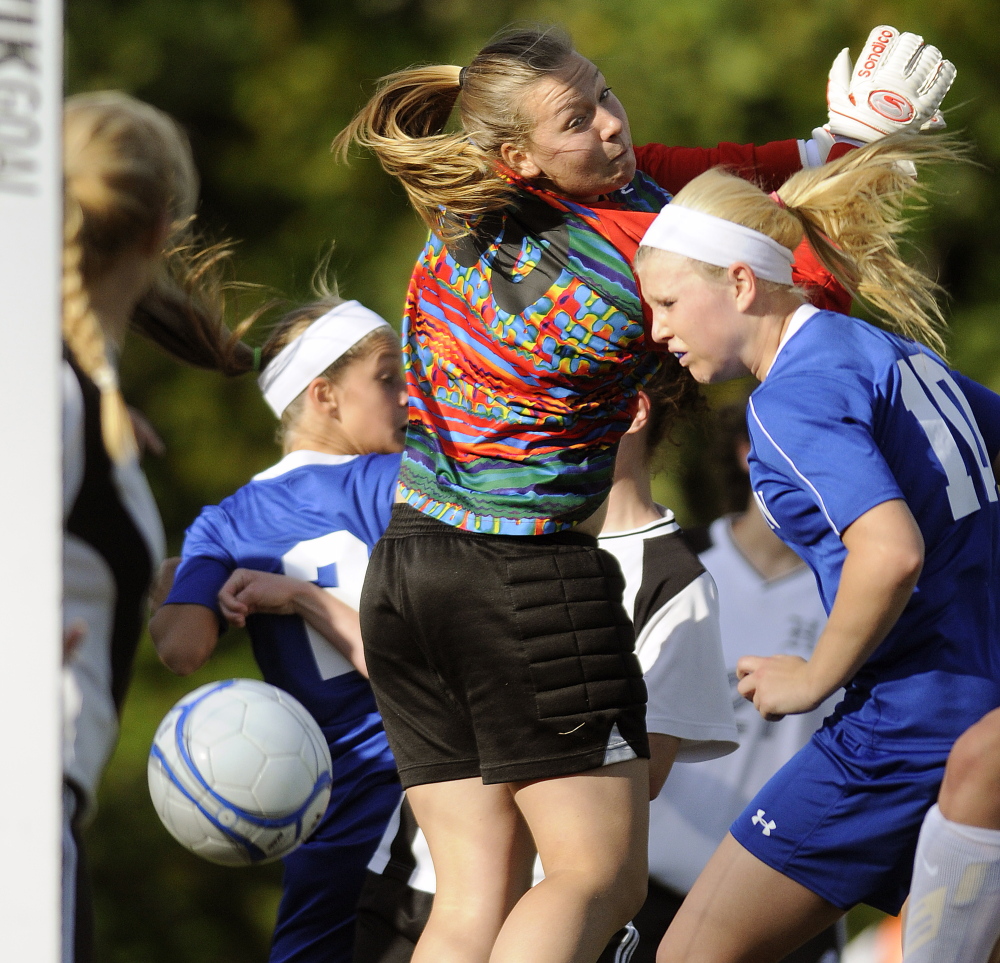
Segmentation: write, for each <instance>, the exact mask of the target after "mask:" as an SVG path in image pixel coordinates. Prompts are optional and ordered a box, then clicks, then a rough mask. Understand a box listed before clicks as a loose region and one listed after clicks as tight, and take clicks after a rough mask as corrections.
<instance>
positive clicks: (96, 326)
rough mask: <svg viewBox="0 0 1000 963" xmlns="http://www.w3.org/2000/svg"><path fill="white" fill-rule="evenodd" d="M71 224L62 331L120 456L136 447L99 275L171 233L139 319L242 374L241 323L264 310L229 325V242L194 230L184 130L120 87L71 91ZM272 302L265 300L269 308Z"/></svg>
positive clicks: (246, 366) (157, 335) (163, 339)
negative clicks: (99, 312)
mask: <svg viewBox="0 0 1000 963" xmlns="http://www.w3.org/2000/svg"><path fill="white" fill-rule="evenodd" d="M63 171H64V185H65V198H66V201H65V226H64V242H63V337H64V340H65V342H66V344H67V346H68V348H69V350H70V351H71V352H72V353H73V356H74V358H75V359H76V361H77V363H78V364H79V365H80V367H81V368H82V370H83V371H84V372H85V373H86V374H87V375H88V377H90V378H91V379H92V380H93V381H94V382H95V384H97V385H98V386H99V387H100V389H101V423H102V426H103V436H104V440H105V444H106V447H107V449H108V452H109V454H111V455H112V457H113V458H115V460H116V461H121V460H123V459H125V458H128V457H130V456H131V455H132V454H133V453H134V451H135V447H136V446H135V438H134V434H133V432H132V427H131V419H130V417H129V414H128V410H127V408H126V406H125V403H124V401H123V400H122V397H121V393H120V391H119V389H118V375H117V371H116V369H115V365H114V364H113V362H112V359H111V358H110V357H109V356H108V346H107V344H106V342H105V335H104V332H103V331H102V329H101V325H100V321H99V319H98V317H97V316H96V315H95V313H94V310H93V307H92V304H91V298H90V289H91V286H92V285H93V284H94V283H95V282H96V281H97V280H99V279H100V278H102V277H103V276H104V275H105V273H106V272H107V271H108V270H109V269H110V268H111V267H113V266H114V265H115V264H116V263H117V262H118V259H119V258H120V257H121V256H122V255H123V254H125V253H127V252H129V251H133V250H135V248H136V246H137V245H140V244H146V243H148V242H149V241H150V239H153V238H159V237H160V236H161V234H162V232H163V230H164V226H165V225H166V226H167V227H168V228H169V237H168V238H167V240H166V242H165V250H164V251H163V265H162V267H161V268H160V269H159V270H158V271H157V274H156V276H155V278H154V279H153V281H152V284H151V287H150V290H149V291H148V292H147V293H146V294H145V295H144V297H142V299H141V300H140V302H139V304H138V306H137V308H136V310H135V313H134V315H133V317H132V322H131V323H132V326H133V327H135V328H137V329H138V330H139V331H141V332H142V333H143V334H144V335H145V336H147V337H148V338H150V339H151V340H152V341H154V342H155V343H156V344H158V345H159V346H160V347H162V348H163V349H164V350H165V351H167V352H169V353H170V354H172V355H173V356H174V357H176V358H178V359H179V360H181V361H185V362H187V363H189V364H194V365H197V366H200V367H205V368H211V369H212V370H216V371H221V372H222V373H224V374H228V375H236V374H242V373H244V372H247V371H249V370H251V367H252V365H253V352H252V351H251V349H250V348H248V347H247V346H246V345H244V344H242V343H241V341H240V338H241V335H242V333H243V332H245V331H246V329H247V327H249V325H250V324H251V323H252V322H253V320H254V319H255V318H256V317H257V315H258V314H259V313H260V312H257V313H255V314H254V315H252V316H251V317H249V318H248V319H247V320H246V321H244V322H243V323H242V324H240V325H238V326H237V328H236V330H235V331H230V330H229V328H228V327H227V326H226V324H225V322H224V320H223V319H224V312H225V299H224V296H223V295H224V292H225V291H226V290H227V288H229V287H232V285H227V284H225V283H224V282H223V279H222V268H223V267H224V265H225V264H226V262H227V259H228V257H229V254H230V248H229V246H228V245H225V244H221V245H215V246H211V247H205V246H203V245H199V244H198V243H196V241H195V240H194V238H193V236H192V230H191V223H192V221H193V219H194V210H195V204H196V202H197V194H198V177H197V173H196V171H195V167H194V161H193V158H192V156H191V147H190V144H189V143H188V140H187V137H186V136H185V134H184V132H183V130H181V128H180V126H179V125H178V124H177V122H176V121H174V120H173V118H171V117H170V116H168V115H167V114H165V113H164V112H163V111H161V110H158V109H157V108H155V107H153V106H151V105H150V104H146V103H143V102H142V101H140V100H136V99H135V98H134V97H130V96H128V95H127V94H123V93H121V92H119V91H99V92H94V93H87V94H77V95H75V96H73V97H70V98H69V99H68V100H67V101H66V104H65V108H64V111H63ZM265 309H266V306H265V308H264V309H261V310H265Z"/></svg>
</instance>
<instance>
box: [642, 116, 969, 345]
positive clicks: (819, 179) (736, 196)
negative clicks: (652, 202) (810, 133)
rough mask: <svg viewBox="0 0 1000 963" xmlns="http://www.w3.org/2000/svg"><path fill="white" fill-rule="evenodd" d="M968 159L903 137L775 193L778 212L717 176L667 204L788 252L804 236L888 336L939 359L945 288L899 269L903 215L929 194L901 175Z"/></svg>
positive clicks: (941, 143)
mask: <svg viewBox="0 0 1000 963" xmlns="http://www.w3.org/2000/svg"><path fill="white" fill-rule="evenodd" d="M962 157H963V152H962V150H961V149H960V148H959V147H958V146H957V145H956V144H955V142H954V141H953V140H951V139H949V138H946V137H939V136H928V135H926V134H921V135H915V134H897V135H894V136H892V137H885V138H883V139H882V140H878V141H875V142H874V143H873V144H870V145H868V146H867V147H862V148H859V149H858V150H854V151H851V152H849V153H848V154H845V155H844V156H843V157H841V158H838V159H837V160H835V161H831V162H830V163H828V164H825V165H823V166H822V167H816V168H811V169H807V170H802V171H799V172H798V173H796V174H794V175H792V177H790V178H789V179H788V180H787V181H786V182H785V183H784V184H783V185H782V186H781V187H780V188H779V189H778V191H777V195H778V197H779V198H780V199H781V204H780V205H779V204H776V203H775V202H774V199H773V198H771V197H769V196H768V195H767V194H765V193H764V192H763V191H761V190H760V189H759V188H758V187H756V186H754V185H753V184H751V183H749V182H748V181H745V180H743V179H742V178H739V177H737V176H735V175H733V174H729V173H727V172H725V171H723V170H720V169H718V168H715V169H713V170H710V171H707V172H706V173H704V174H702V175H700V176H699V177H696V178H695V179H694V180H692V181H691V182H690V183H688V184H687V185H686V186H685V187H684V188H683V189H682V190H680V191H679V192H678V193H677V195H676V196H675V197H674V199H673V201H671V203H673V204H680V205H681V206H682V207H688V208H691V209H693V210H697V211H701V212H702V213H705V214H713V215H715V216H716V217H721V218H725V219H726V220H729V221H733V222H734V223H736V224H742V225H743V226H744V227H749V228H752V229H753V230H755V231H760V232H761V233H762V234H766V235H767V236H768V237H770V238H772V239H773V240H775V241H777V242H778V243H779V244H781V245H783V246H784V247H786V248H788V249H789V250H791V251H794V250H795V248H796V247H798V245H799V243H800V242H801V241H802V237H803V235H805V236H806V237H807V238H808V240H809V243H810V244H811V245H812V247H813V250H814V251H815V252H816V254H817V256H818V257H819V259H820V260H821V261H822V262H823V264H824V265H825V266H826V267H827V268H828V269H829V270H830V272H831V273H832V274H833V275H834V277H836V278H837V280H838V281H839V282H840V283H841V284H842V285H843V286H844V287H845V288H846V289H847V290H848V291H849V292H850V294H851V295H852V296H854V297H857V298H860V299H862V300H863V301H866V302H867V303H868V304H869V305H871V306H872V307H873V308H874V309H875V311H876V312H877V313H878V314H879V315H880V317H881V318H883V319H884V321H885V324H886V326H887V327H888V328H889V329H890V330H893V331H896V332H897V333H899V334H902V335H903V336H904V337H907V338H912V339H913V340H915V341H921V342H923V343H924V344H926V345H928V346H929V347H931V348H933V349H934V350H935V351H938V352H939V353H941V354H942V355H943V354H944V352H945V343H944V338H943V335H942V332H943V329H944V327H945V320H944V316H943V314H942V312H941V307H940V305H939V304H938V301H937V297H938V296H939V295H940V293H941V288H940V286H939V285H938V284H937V283H936V282H935V281H933V280H932V279H931V278H929V277H927V276H926V275H925V274H923V273H922V272H921V271H919V270H917V269H916V268H914V267H912V266H911V265H909V264H907V263H906V262H905V261H904V260H903V259H902V257H901V256H900V252H899V244H898V240H897V235H899V234H900V233H901V232H902V230H903V229H904V227H905V226H906V224H907V218H906V215H905V208H906V207H907V206H908V205H909V206H911V207H912V206H914V203H913V202H914V201H916V202H919V201H920V199H921V198H922V197H923V196H924V195H925V194H926V187H925V186H924V185H922V184H921V183H920V182H919V181H918V180H916V179H915V178H914V177H912V176H910V174H908V173H906V169H905V166H904V165H907V164H913V165H916V166H917V167H921V166H924V165H927V164H936V163H941V162H944V161H954V160H959V159H962ZM645 250H646V249H644V251H645ZM644 256H645V255H644ZM699 267H702V268H703V269H704V270H705V273H709V274H712V275H715V274H718V273H725V269H724V268H720V269H718V271H716V270H715V269H714V268H713V267H712V266H710V265H701V264H699ZM761 283H762V284H763V285H764V286H765V287H766V288H772V287H773V288H778V287H781V286H780V285H777V284H775V283H774V282H767V281H764V282H761ZM786 289H787V287H786Z"/></svg>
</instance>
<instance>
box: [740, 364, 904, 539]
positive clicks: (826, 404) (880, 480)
mask: <svg viewBox="0 0 1000 963" xmlns="http://www.w3.org/2000/svg"><path fill="white" fill-rule="evenodd" d="M850 375H851V373H850V372H848V373H847V376H846V377H827V376H824V375H821V374H816V373H815V372H811V373H809V374H808V375H805V374H803V375H787V376H782V377H780V378H776V379H775V380H774V382H770V381H768V382H765V383H764V385H762V387H761V388H759V389H758V390H757V391H756V392H754V394H753V396H752V397H751V399H750V406H749V410H748V420H749V427H750V431H751V435H752V437H753V441H754V454H755V456H756V458H757V459H758V461H759V462H760V463H761V464H762V465H765V466H767V467H768V468H769V469H770V471H771V472H773V473H776V474H777V475H779V476H784V477H785V478H787V479H788V481H789V484H790V489H797V490H798V491H799V492H801V493H802V495H804V496H805V497H806V498H807V499H808V500H810V501H811V502H813V504H814V505H815V506H816V507H818V509H819V510H820V511H821V512H822V513H823V515H824V516H825V517H826V519H827V522H828V523H829V524H830V525H831V526H832V527H833V528H834V529H835V531H836V532H837V534H838V535H839V534H840V533H841V532H843V531H844V529H846V528H847V527H848V526H849V525H850V524H851V523H852V522H853V521H855V520H856V519H858V518H860V517H861V516H862V515H863V514H864V513H865V512H867V511H868V510H870V509H872V508H874V507H875V506H876V505H880V504H882V503H883V502H886V501H890V500H892V499H895V498H903V493H902V491H901V489H900V487H899V483H898V482H897V480H896V478H895V476H894V475H893V473H892V470H891V469H890V467H889V465H888V464H887V462H886V460H885V457H884V456H883V454H882V452H881V451H880V450H879V448H878V445H877V444H876V440H875V427H874V420H875V417H876V413H875V411H874V404H873V397H872V391H871V385H870V384H866V383H865V382H864V381H863V380H862V379H859V378H855V377H851V376H850ZM794 501H796V499H792V500H790V502H789V507H790V509H791V510H792V511H793V512H794V511H796V510H797V509H796V507H795V506H794V505H793V504H792V502H794Z"/></svg>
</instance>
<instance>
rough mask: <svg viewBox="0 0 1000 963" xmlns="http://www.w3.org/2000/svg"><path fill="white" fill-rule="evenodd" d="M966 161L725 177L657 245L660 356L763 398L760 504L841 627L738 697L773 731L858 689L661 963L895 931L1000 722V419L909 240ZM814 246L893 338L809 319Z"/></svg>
mask: <svg viewBox="0 0 1000 963" xmlns="http://www.w3.org/2000/svg"><path fill="white" fill-rule="evenodd" d="M954 157H955V153H954V151H952V149H951V148H950V147H949V146H948V145H947V143H945V144H942V143H940V142H938V141H935V140H934V139H930V138H928V139H924V140H921V139H919V138H916V137H913V136H910V135H897V136H896V137H893V138H887V139H885V140H884V141H881V142H879V143H876V144H873V145H870V146H868V147H865V148H861V149H859V150H858V151H856V152H855V153H853V154H851V155H848V156H847V157H844V158H841V159H839V160H837V161H834V162H832V163H831V164H828V165H826V167H824V168H820V169H817V170H814V171H803V172H801V173H799V174H796V175H794V176H793V177H792V178H790V179H789V180H788V181H787V182H786V183H785V184H784V185H783V186H782V187H781V188H779V189H778V191H777V192H776V193H775V194H772V195H771V196H770V197H769V196H768V195H767V194H765V193H764V192H762V191H761V190H759V189H758V188H756V187H754V186H753V185H751V184H748V183H747V182H745V181H742V180H739V179H736V178H733V177H731V176H729V175H727V174H725V173H723V172H721V171H712V172H709V173H707V174H705V175H702V176H701V177H699V178H696V179H694V180H693V181H691V183H690V184H689V185H688V186H687V187H686V188H685V189H684V190H682V191H680V192H679V193H678V194H677V196H676V197H675V198H674V200H673V202H672V203H671V204H670V205H669V206H667V207H666V208H664V209H663V211H662V212H661V213H660V214H659V216H658V217H657V219H656V221H655V222H654V223H653V224H652V226H651V227H650V229H649V230H648V231H647V233H646V235H645V236H644V238H643V241H642V246H641V248H640V253H639V257H638V259H637V267H638V272H639V276H640V280H641V282H642V290H643V294H644V296H645V298H646V299H647V301H648V302H649V304H650V306H651V308H652V312H653V322H652V330H653V336H654V338H656V340H657V341H659V342H660V343H663V344H665V345H666V347H667V348H668V350H670V351H671V352H672V353H673V354H674V355H675V356H676V357H677V358H678V359H679V361H680V363H681V365H683V366H684V367H685V368H687V369H688V371H690V372H691V373H692V375H693V376H694V377H695V378H696V379H697V380H698V381H699V382H702V383H710V382H718V381H724V380H726V379H729V378H734V377H740V376H745V375H747V374H751V375H753V376H754V377H756V378H757V379H758V381H760V385H759V387H758V388H757V389H756V390H755V391H754V392H753V394H752V395H751V397H750V403H749V407H748V413H747V420H748V424H749V430H750V440H751V446H752V447H751V452H750V457H749V463H750V479H751V483H752V488H753V492H754V494H755V497H756V499H757V502H758V504H759V506H760V509H761V512H762V513H763V515H764V516H765V518H766V519H767V520H768V521H769V523H770V525H771V527H772V528H773V530H774V531H775V533H776V534H777V535H778V536H779V537H780V538H781V539H782V540H783V541H785V542H786V543H787V544H789V545H791V546H792V547H793V548H794V549H795V550H796V551H797V552H798V553H799V554H800V555H801V556H802V557H803V559H805V561H806V562H807V563H808V564H809V565H810V567H811V568H812V569H813V571H814V573H815V575H816V579H817V582H818V584H819V589H820V595H821V597H822V599H823V603H824V606H825V607H826V609H827V611H828V613H829V620H828V621H827V623H826V626H825V627H824V629H823V631H822V632H821V634H820V636H819V639H818V640H817V643H816V646H815V648H814V650H813V653H812V655H811V656H810V658H809V659H808V660H806V659H802V658H799V657H796V656H790V655H777V656H771V657H768V658H763V657H759V656H755V655H752V654H748V655H746V656H744V657H743V658H742V659H740V661H739V663H738V665H737V672H738V674H739V676H740V682H739V691H740V693H741V694H742V695H743V696H744V697H745V698H747V699H749V700H751V701H752V702H753V704H754V705H755V706H756V707H757V709H758V710H759V711H760V713H761V714H762V715H763V716H764V717H765V718H766V719H779V718H781V717H782V716H784V715H788V714H793V713H801V712H808V711H810V710H812V709H813V708H815V707H816V706H818V705H819V704H820V703H821V702H822V701H823V700H824V699H826V698H827V697H828V696H829V695H830V694H832V693H833V692H834V691H836V690H837V689H838V688H839V687H840V686H845V687H846V692H845V695H844V698H843V700H842V701H841V702H840V704H839V705H838V706H837V707H836V709H835V710H834V711H833V713H832V714H831V715H830V716H829V717H828V718H827V719H826V720H825V722H824V724H823V727H822V728H821V729H820V730H819V731H818V732H817V733H816V734H815V735H814V736H813V737H812V739H811V740H810V742H809V743H808V744H807V745H806V746H805V747H804V748H803V749H802V750H801V751H800V752H799V753H798V754H797V755H796V756H795V757H793V759H792V760H791V761H790V762H789V763H788V764H787V765H786V766H784V767H783V768H782V769H781V770H780V771H779V772H778V773H777V774H776V775H775V776H774V777H773V778H772V779H771V780H770V781H769V782H768V783H767V785H765V786H764V788H763V789H762V790H761V791H760V792H759V793H758V795H757V796H756V797H755V798H754V799H753V800H752V801H751V802H750V804H749V805H748V806H747V808H746V809H745V810H744V812H743V813H742V815H740V816H739V817H737V819H736V820H735V822H733V824H732V826H731V827H730V833H729V835H728V836H727V837H726V838H725V839H724V840H723V842H722V843H721V844H720V846H719V848H718V849H717V850H716V852H715V854H714V855H713V856H712V858H711V859H710V860H709V863H708V865H707V866H706V867H705V869H704V871H703V872H702V874H701V875H700V876H699V878H698V880H697V881H696V882H695V884H694V886H693V888H692V889H691V892H690V893H689V895H688V897H687V899H686V900H685V902H684V905H683V906H682V907H681V910H680V912H679V913H678V914H677V916H676V917H675V919H674V922H673V923H672V924H671V926H670V928H669V929H668V930H667V933H666V935H665V937H664V939H663V942H662V943H661V944H660V948H659V951H658V954H657V960H658V963H675V961H680V960H683V961H685V963H707V961H712V963H735V961H737V960H750V959H752V960H755V961H765V960H778V959H781V958H782V957H783V956H785V955H787V954H788V953H790V952H791V951H792V950H793V949H795V947H796V946H798V945H801V944H802V943H804V942H805V941H806V940H807V939H809V938H810V937H812V936H814V935H815V934H816V933H818V932H819V931H820V930H821V929H823V928H825V927H826V926H829V925H830V924H831V923H833V922H834V921H835V920H836V919H838V918H839V917H840V916H842V915H843V913H844V912H846V911H847V910H848V909H850V908H851V907H852V906H854V905H855V904H857V903H861V902H864V903H868V904H869V905H871V906H874V907H876V908H878V909H881V910H884V911H886V912H888V913H892V914H895V913H898V912H899V909H900V907H901V906H902V904H903V901H904V900H905V898H906V896H907V892H908V890H909V887H910V877H911V871H912V869H913V861H914V851H915V848H916V845H917V836H918V833H919V830H920V826H921V823H922V821H923V819H924V815H925V813H926V812H927V811H928V810H929V809H930V807H931V806H932V804H933V803H934V801H935V799H936V798H937V795H938V788H939V786H940V784H941V780H942V776H943V773H944V766H945V761H946V759H947V756H948V753H949V750H950V749H951V747H952V744H953V743H954V742H955V740H956V739H957V738H958V737H959V736H960V735H961V734H962V733H963V732H964V731H965V730H966V729H967V728H968V727H969V726H970V725H972V724H973V723H975V722H976V721H977V720H978V719H980V718H981V717H982V716H983V715H985V714H986V713H987V712H989V711H990V710H992V709H994V708H995V707H996V706H997V705H1000V646H998V642H1000V596H998V595H997V592H996V590H995V585H996V580H997V576H998V573H1000V500H998V493H997V481H996V477H995V475H994V470H995V466H997V465H998V464H1000V458H998V453H1000V397H998V396H997V395H996V394H994V393H993V392H992V391H989V390H987V389H986V388H984V387H982V386H981V385H978V384H976V383H975V382H973V381H971V380H970V379H968V378H966V377H964V376H963V375H961V374H960V373H958V372H957V371H954V370H951V369H950V368H949V366H948V365H947V364H946V363H945V361H944V360H943V351H944V344H943V338H942V336H941V333H940V327H941V323H942V318H941V313H940V309H939V308H938V306H937V303H936V300H935V294H936V291H937V288H936V285H934V283H933V282H931V281H930V280H929V279H927V278H926V277H924V276H923V275H922V274H920V273H919V272H917V271H915V270H914V269H913V268H911V267H909V266H907V265H906V264H905V263H904V262H903V261H902V260H901V259H900V257H899V254H898V247H897V240H896V237H895V235H896V234H897V233H898V231H899V230H900V227H901V225H902V223H903V220H904V219H903V217H902V206H903V204H904V203H905V202H906V201H907V200H908V199H909V198H910V197H912V196H913V195H914V193H919V188H918V184H917V182H916V181H915V180H914V179H913V178H912V177H911V176H910V175H909V174H908V173H907V166H908V165H909V164H912V163H916V164H917V165H920V164H923V163H927V162H932V163H933V162H941V161H947V160H951V159H954ZM803 233H805V234H806V235H807V236H808V238H809V241H810V243H811V244H812V246H813V247H814V249H815V250H816V251H817V252H818V253H819V254H820V256H821V258H822V259H823V261H824V262H825V263H826V264H827V265H828V266H829V267H830V268H831V270H833V271H834V272H835V273H836V275H837V277H838V278H839V279H840V280H841V282H842V283H843V284H844V285H845V287H847V288H848V289H849V290H851V291H852V293H854V294H856V295H859V296H861V297H863V298H865V299H866V300H867V301H868V302H869V303H870V304H872V305H873V306H874V307H875V308H876V309H877V310H878V312H879V314H880V315H882V316H883V317H884V318H885V319H886V320H885V322H884V323H885V327H884V328H882V327H876V326H874V325H872V324H869V323H867V322H865V321H861V320H858V319H857V318H851V317H847V316H846V315H843V314H838V313H836V312H833V311H822V310H819V309H817V308H816V307H813V306H812V305H809V304H807V303H805V298H804V297H803V295H802V293H801V292H800V291H799V290H797V289H796V288H795V287H793V285H792V275H791V262H792V250H793V249H794V248H795V247H796V245H797V244H798V243H799V241H800V240H801V238H802V235H803Z"/></svg>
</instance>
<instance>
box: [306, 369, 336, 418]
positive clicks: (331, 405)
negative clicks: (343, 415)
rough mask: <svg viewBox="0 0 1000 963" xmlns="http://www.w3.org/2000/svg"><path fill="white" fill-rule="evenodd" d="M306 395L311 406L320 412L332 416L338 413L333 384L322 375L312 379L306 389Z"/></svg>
mask: <svg viewBox="0 0 1000 963" xmlns="http://www.w3.org/2000/svg"><path fill="white" fill-rule="evenodd" d="M306 394H307V395H308V396H309V400H310V401H311V402H312V404H313V405H315V406H316V407H317V408H318V409H319V410H320V411H323V412H324V413H326V414H332V415H336V414H337V413H338V409H339V405H338V403H337V392H336V391H335V390H334V385H333V383H332V382H331V381H330V380H329V379H328V378H324V377H323V376H322V375H320V376H319V377H317V378H313V380H312V381H310V382H309V385H308V387H307V388H306Z"/></svg>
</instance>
